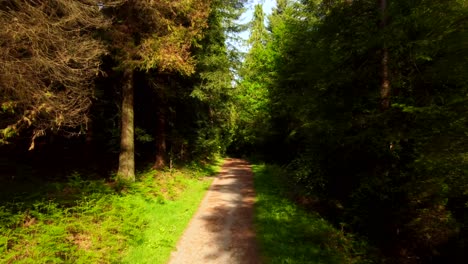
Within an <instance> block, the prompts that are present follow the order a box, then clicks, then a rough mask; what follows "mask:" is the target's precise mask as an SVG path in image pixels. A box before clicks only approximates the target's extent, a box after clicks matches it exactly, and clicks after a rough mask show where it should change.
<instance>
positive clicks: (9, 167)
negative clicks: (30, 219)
mask: <svg viewBox="0 0 468 264" xmlns="http://www.w3.org/2000/svg"><path fill="white" fill-rule="evenodd" d="M245 2H246V1H243V0H186V1H166V0H155V1H149V0H148V1H147V0H144V1H136V0H102V1H94V0H48V1H44V0H0V103H1V110H0V166H1V171H0V177H1V178H0V183H1V184H2V185H4V186H9V185H12V184H17V183H19V182H22V181H28V180H29V179H30V178H31V177H35V178H41V179H43V180H44V181H61V180H66V179H67V175H69V174H70V173H72V172H73V171H81V172H83V173H84V174H85V175H88V177H90V178H99V179H106V180H107V181H117V182H122V181H130V182H131V181H135V170H138V169H139V168H142V167H145V166H147V165H148V164H149V163H151V164H152V165H151V166H152V167H154V168H155V169H159V170H162V169H164V168H168V167H170V168H172V167H173V166H177V165H178V164H182V163H187V162H190V161H193V160H201V161H206V160H210V159H212V158H213V157H214V156H216V155H219V154H221V155H231V156H244V157H248V158H250V159H251V160H252V161H262V162H267V163H274V164H279V165H282V166H283V167H284V168H285V170H286V172H287V173H286V175H285V177H286V179H287V181H288V184H290V186H291V194H290V195H291V198H292V199H294V200H295V201H297V203H299V204H301V206H303V207H305V208H307V210H314V211H318V212H319V213H320V214H322V215H323V216H324V217H325V218H327V219H328V220H329V221H331V222H332V223H333V224H334V225H335V226H337V227H340V228H341V229H342V230H343V231H344V232H349V233H353V234H356V235H359V236H361V237H363V238H365V239H366V240H367V241H369V247H371V248H373V249H374V252H375V255H376V256H377V257H375V261H376V262H377V263H465V262H466V260H467V259H468V256H467V253H466V250H467V246H466V243H468V240H467V239H468V177H467V172H468V152H467V151H468V134H467V131H468V119H467V118H468V78H467V74H468V32H467V30H468V1H466V0H378V1H377V0H303V1H292V0H278V1H277V6H276V8H275V9H274V10H273V13H272V14H271V15H269V16H268V17H266V16H265V15H264V13H263V11H262V6H261V5H257V6H255V12H254V18H253V20H252V21H251V22H250V23H249V24H248V25H240V24H239V23H238V22H236V21H237V19H238V18H239V16H240V15H241V14H242V12H243V11H244V5H245V4H246V3H245ZM265 21H267V23H266V24H265ZM245 27H249V28H250V37H249V40H248V45H249V47H250V49H249V51H248V52H247V53H246V54H242V53H241V52H240V51H239V50H237V49H236V47H235V45H234V44H235V43H236V42H235V40H232V39H231V40H230V41H227V40H228V39H230V38H232V37H235V36H236V34H235V33H236V32H240V31H242V30H245Z"/></svg>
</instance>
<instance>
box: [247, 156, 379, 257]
mask: <svg viewBox="0 0 468 264" xmlns="http://www.w3.org/2000/svg"><path fill="white" fill-rule="evenodd" d="M253 171H254V175H255V176H254V180H255V189H256V193H257V198H256V203H255V211H256V212H255V225H256V229H257V237H258V239H259V242H260V246H261V250H262V255H263V256H264V262H265V263H326V264H333V263H336V264H342V263H350V264H351V263H374V262H373V261H372V259H373V257H371V256H372V255H373V253H372V250H371V249H370V247H369V246H368V245H367V243H366V242H365V241H364V240H362V239H359V238H358V237H356V236H353V235H352V234H349V233H345V232H344V231H342V230H340V229H337V228H335V227H334V226H333V225H332V224H330V223H329V222H327V221H326V220H325V219H323V218H322V217H320V215H319V214H317V213H313V212H307V211H306V210H304V209H302V208H301V207H300V206H298V205H296V204H295V203H294V202H292V201H291V200H289V199H287V197H288V196H289V194H288V192H290V190H288V189H287V185H285V181H284V180H282V178H281V177H283V175H285V173H284V171H283V170H282V169H281V168H280V167H278V166H272V165H254V166H253Z"/></svg>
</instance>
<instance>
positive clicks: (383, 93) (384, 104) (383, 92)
mask: <svg viewBox="0 0 468 264" xmlns="http://www.w3.org/2000/svg"><path fill="white" fill-rule="evenodd" d="M387 5H388V4H387V0H380V12H381V20H380V28H381V30H384V29H385V27H386V26H387ZM380 65H381V69H380V74H381V84H380V109H381V110H382V111H385V110H387V109H389V108H390V93H391V86H390V76H389V71H388V49H387V47H386V44H385V40H384V44H383V48H382V60H381V62H380Z"/></svg>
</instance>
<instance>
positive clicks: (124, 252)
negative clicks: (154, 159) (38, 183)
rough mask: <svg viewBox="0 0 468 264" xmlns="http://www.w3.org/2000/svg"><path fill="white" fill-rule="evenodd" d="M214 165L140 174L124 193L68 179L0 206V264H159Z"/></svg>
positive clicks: (108, 185) (117, 188)
mask: <svg viewBox="0 0 468 264" xmlns="http://www.w3.org/2000/svg"><path fill="white" fill-rule="evenodd" d="M217 162H218V166H217V167H216V166H211V165H204V166H201V165H196V164H192V165H191V167H190V169H188V168H185V169H184V168H182V169H177V170H170V171H165V172H157V173H156V172H154V171H146V172H143V173H139V174H138V179H137V181H136V182H135V183H132V184H127V185H124V186H119V185H116V184H114V183H108V182H104V181H96V180H94V181H90V180H83V179H82V177H81V176H80V175H79V174H77V173H75V174H73V175H71V176H70V178H69V180H68V181H67V182H66V183H50V184H48V185H47V186H44V187H41V189H40V190H37V191H36V193H31V192H28V193H18V194H17V195H16V196H13V197H10V199H9V200H4V201H2V203H1V206H0V263H165V262H167V260H168V258H169V255H170V252H171V251H172V250H173V248H174V247H175V245H176V243H177V240H178V239H179V237H180V235H181V234H182V232H183V230H184V229H185V227H186V225H187V223H188V221H189V220H190V218H191V217H192V215H193V213H194V211H195V210H196V209H197V207H198V206H197V205H198V203H199V202H200V201H201V199H202V197H203V194H204V193H205V191H206V190H207V188H208V186H209V184H210V182H211V179H209V178H206V177H204V176H207V174H206V171H207V170H208V171H210V173H211V174H215V173H216V171H217V169H216V168H219V163H220V161H219V160H218V161H217ZM207 167H209V168H208V169H207ZM155 174H156V175H155Z"/></svg>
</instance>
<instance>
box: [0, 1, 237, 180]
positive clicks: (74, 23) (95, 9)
mask: <svg viewBox="0 0 468 264" xmlns="http://www.w3.org/2000/svg"><path fill="white" fill-rule="evenodd" d="M243 2H244V1H237V0H232V1H217V0H213V1H209V0H191V1H133V0H106V1H92V0H74V1H61V0H53V1H42V0H15V1H1V2H0V20H1V28H0V36H1V40H0V49H1V55H0V56H1V57H0V67H1V68H2V71H1V73H0V100H1V101H0V103H1V106H2V109H1V111H0V117H1V119H0V129H1V130H0V132H1V133H0V140H1V143H2V146H1V149H2V153H3V154H2V156H3V157H2V159H5V160H7V161H6V162H5V164H8V163H9V165H8V166H9V167H10V169H9V170H10V171H11V170H15V169H14V168H12V167H14V166H15V165H12V164H15V162H16V161H28V162H29V161H31V160H32V159H33V160H36V161H35V162H33V163H34V164H35V165H34V166H36V165H39V166H43V167H52V168H53V167H55V166H61V165H62V162H61V160H62V159H64V158H65V157H67V158H68V159H69V160H73V159H74V160H79V161H83V160H87V161H89V162H91V164H82V163H81V162H78V163H80V166H81V165H85V166H90V167H93V166H94V167H107V168H108V169H117V178H118V179H120V180H130V181H132V180H134V178H135V158H136V159H137V161H138V164H142V163H140V162H139V161H148V157H149V156H150V155H151V156H152V159H153V164H154V167H155V168H157V169H162V168H164V167H166V166H172V165H173V163H176V162H180V161H189V160H193V159H202V160H203V159H207V158H210V157H212V156H213V155H215V154H218V153H222V152H223V151H224V148H225V146H227V145H228V144H229V142H230V138H231V137H232V134H233V132H232V131H231V130H232V129H231V128H232V127H233V117H232V115H231V113H230V109H231V108H232V104H233V103H232V99H231V96H230V93H232V80H233V74H232V72H231V69H232V66H231V64H232V63H234V59H233V56H232V54H231V53H230V52H231V51H230V50H228V49H227V44H226V38H227V34H229V32H231V31H237V30H239V28H238V26H237V25H236V24H235V22H234V20H235V19H236V18H238V17H239V15H240V14H241V13H242V11H243V9H242V8H243V4H244V3H243ZM28 149H29V151H28ZM11 151H13V152H14V153H15V155H11V156H8V155H7V154H6V153H9V152H11ZM83 153H84V154H83ZM117 155H118V156H119V157H117ZM8 159H10V160H8ZM11 160H15V162H10V161H11ZM99 161H102V162H99ZM117 161H118V163H117ZM107 165H110V166H107ZM18 166H20V165H18ZM64 166H65V165H64ZM65 167H66V166H65Z"/></svg>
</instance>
